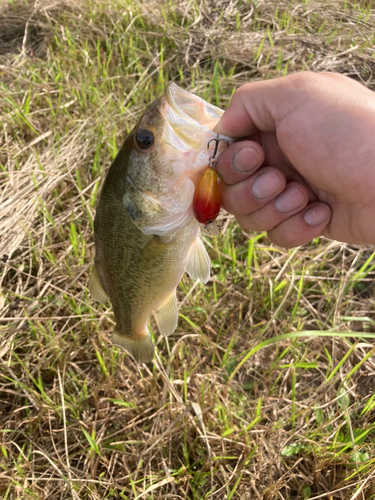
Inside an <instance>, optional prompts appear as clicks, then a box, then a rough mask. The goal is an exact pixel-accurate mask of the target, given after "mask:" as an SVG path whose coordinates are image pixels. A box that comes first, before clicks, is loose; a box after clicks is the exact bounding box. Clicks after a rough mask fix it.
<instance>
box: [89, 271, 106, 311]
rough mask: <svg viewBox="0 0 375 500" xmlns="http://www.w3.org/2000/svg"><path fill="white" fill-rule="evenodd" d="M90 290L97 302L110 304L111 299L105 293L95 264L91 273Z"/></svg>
mask: <svg viewBox="0 0 375 500" xmlns="http://www.w3.org/2000/svg"><path fill="white" fill-rule="evenodd" d="M89 290H90V294H91V297H92V298H93V299H94V300H96V301H97V302H100V303H102V304H105V302H108V300H109V297H108V295H107V294H106V293H105V291H104V288H103V287H102V285H101V283H100V281H99V276H98V271H97V270H96V267H95V264H94V267H93V268H92V271H91V277H90V282H89Z"/></svg>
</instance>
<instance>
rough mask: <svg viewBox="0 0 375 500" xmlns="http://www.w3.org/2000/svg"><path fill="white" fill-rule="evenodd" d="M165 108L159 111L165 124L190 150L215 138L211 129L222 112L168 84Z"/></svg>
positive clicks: (174, 85)
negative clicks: (208, 138) (209, 138)
mask: <svg viewBox="0 0 375 500" xmlns="http://www.w3.org/2000/svg"><path fill="white" fill-rule="evenodd" d="M164 95H165V101H166V103H167V106H164V107H163V109H162V110H161V112H162V115H163V116H164V118H165V120H166V122H167V123H168V124H169V125H170V126H171V127H172V129H173V131H174V132H175V134H176V135H177V136H178V137H179V138H180V139H181V140H182V141H184V142H185V143H186V144H187V145H188V146H189V147H190V148H193V149H198V148H200V147H201V146H202V145H203V144H202V142H203V140H205V139H206V138H207V137H206V135H207V132H210V134H209V135H210V136H211V135H212V137H215V134H214V133H213V132H212V129H213V128H214V127H215V125H216V124H217V123H218V121H219V120H220V117H221V116H222V114H223V111H222V110H221V109H220V108H218V107H216V106H214V105H213V104H210V103H208V102H206V101H204V100H203V99H201V98H200V97H198V96H196V95H194V94H191V93H190V92H187V91H186V90H183V89H181V88H180V87H178V86H177V85H176V84H175V83H173V82H172V83H170V84H169V85H168V87H167V88H166V90H165V93H164Z"/></svg>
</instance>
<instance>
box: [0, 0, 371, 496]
mask: <svg viewBox="0 0 375 500" xmlns="http://www.w3.org/2000/svg"><path fill="white" fill-rule="evenodd" d="M35 5H37V4H35ZM374 25H375V12H374V10H373V9H372V5H371V2H370V3H366V2H357V3H355V2H337V1H329V2H313V1H304V2H302V3H297V2H286V1H280V2H276V1H270V2H267V3H263V2H255V1H254V2H245V1H242V2H241V1H231V2H225V3H220V2H218V3H212V2H209V1H208V0H204V1H203V2H196V1H195V0H194V1H192V2H185V1H184V0H183V1H182V2H179V3H176V2H172V1H171V0H151V1H147V2H141V1H139V0H138V1H136V2H133V1H130V0H122V1H120V0H102V1H99V0H90V1H87V2H82V1H81V2H80V1H79V0H76V1H73V0H68V1H66V2H63V1H61V2H59V1H58V2H42V3H41V5H40V7H37V6H36V7H35V6H34V3H33V2H27V1H21V0H13V1H5V0H2V1H1V2H0V87H1V92H0V110H1V122H0V123H1V135H0V168H1V170H0V186H1V187H0V189H1V191H0V199H1V205H0V259H1V261H0V267H1V275H0V286H1V295H0V310H1V318H0V422H1V425H0V429H1V431H0V496H1V498H2V499H4V500H10V499H12V500H13V499H22V500H31V499H33V500H34V499H46V498H48V499H50V500H55V499H56V500H57V499H82V500H86V499H87V500H89V499H90V500H97V499H112V500H113V499H129V500H130V499H133V500H134V499H154V498H158V499H159V498H160V499H162V498H173V499H179V498H181V499H185V498H186V499H194V500H198V499H199V500H200V499H206V498H207V499H211V498H212V499H228V500H230V499H233V500H235V499H245V500H246V499H255V498H258V499H264V500H271V499H305V498H309V499H313V498H314V499H317V498H327V499H353V500H354V499H362V500H363V499H366V500H367V499H370V498H375V461H374V456H375V428H374V421H375V399H374V393H373V392H374V385H375V384H374V382H375V379H374V373H375V371H374V370H375V365H374V357H373V353H374V349H375V348H374V345H375V344H374V338H375V328H374V326H375V314H374V312H375V311H374V301H373V294H374V292H373V280H374V268H375V260H374V252H373V250H372V249H369V248H365V247H363V248H359V247H353V246H349V245H346V244H341V243H337V242H330V241H327V240H325V239H316V240H315V241H313V242H311V243H310V244H308V245H306V246H304V247H302V248H299V249H297V250H294V251H287V250H284V249H281V248H277V247H275V246H273V245H271V244H270V243H269V241H268V240H267V238H266V235H265V234H246V233H245V232H244V231H242V230H241V228H239V227H238V226H237V225H236V223H235V222H234V220H233V218H232V217H231V216H229V215H227V214H223V215H222V219H223V222H224V227H223V230H222V234H221V235H220V237H206V243H207V248H208V250H209V253H210V256H211V258H212V279H211V280H210V282H209V283H208V284H207V285H206V286H203V285H201V284H198V285H194V284H193V283H192V282H191V281H190V280H189V279H188V278H187V277H184V278H183V280H182V283H181V286H180V289H179V302H180V320H179V326H178V329H177V331H176V333H175V334H174V335H172V336H171V337H170V338H169V339H164V338H160V337H159V336H158V334H157V332H156V326H155V324H154V323H152V324H151V329H152V332H153V335H154V337H155V342H156V345H157V353H156V356H155V360H154V361H153V363H150V364H149V365H147V366H145V365H143V366H138V365H136V364H135V363H134V362H133V361H132V359H131V358H130V357H129V356H127V355H126V354H125V353H123V352H121V351H119V350H118V349H116V348H114V347H113V346H112V345H111V342H110V334H111V330H112V326H113V316H112V311H111V309H110V308H109V309H107V308H105V307H103V306H99V305H97V304H95V303H93V301H92V300H91V299H90V297H89V294H88V290H87V283H88V277H89V272H90V268H91V265H92V259H93V216H94V213H95V205H96V201H97V196H98V193H99V190H100V179H101V177H102V174H103V172H104V171H105V170H106V168H107V167H108V166H109V164H110V163H111V160H112V159H113V158H114V156H115V155H116V152H117V150H118V148H119V146H120V145H121V143H122V141H123V139H124V137H125V136H126V134H127V132H128V131H129V130H130V129H131V128H132V126H133V125H134V123H135V122H136V120H137V118H138V117H139V115H140V113H141V112H142V110H143V109H144V108H145V106H147V105H148V104H149V103H151V102H152V101H153V100H154V99H155V98H156V97H157V96H158V95H159V94H160V93H161V92H162V90H163V88H164V86H165V85H166V83H167V82H168V81H169V80H170V79H172V78H174V79H175V80H176V82H177V83H178V84H179V85H181V86H183V87H184V88H186V89H187V90H190V91H192V92H194V93H197V94H198V95H200V96H201V97H203V98H204V99H207V100H209V101H210V102H213V103H214V104H217V105H219V106H221V107H225V106H226V105H227V103H228V101H229V99H230V96H231V95H232V92H233V90H234V88H236V87H238V86H239V85H241V84H242V83H244V82H248V81H253V80H260V79H266V78H273V77H275V76H281V75H283V74H287V73H290V72H293V71H300V70H305V69H312V70H315V71H322V70H328V71H339V72H341V73H344V74H347V75H349V76H351V77H353V78H356V79H358V80H361V81H362V82H363V83H364V84H366V85H368V86H369V87H370V88H373V89H374V88H375V82H374V78H373V69H374V53H373V48H372V46H373V29H374Z"/></svg>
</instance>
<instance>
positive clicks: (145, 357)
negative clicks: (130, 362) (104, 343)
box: [112, 328, 154, 363]
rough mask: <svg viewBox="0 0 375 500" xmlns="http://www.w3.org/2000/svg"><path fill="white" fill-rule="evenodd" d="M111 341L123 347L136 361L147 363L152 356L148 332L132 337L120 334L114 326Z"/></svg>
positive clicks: (151, 345)
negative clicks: (141, 335)
mask: <svg viewBox="0 0 375 500" xmlns="http://www.w3.org/2000/svg"><path fill="white" fill-rule="evenodd" d="M112 342H113V343H114V344H115V345H118V346H120V347H122V348H123V349H125V351H127V352H128V353H129V354H131V355H132V356H133V358H134V359H135V360H136V361H138V363H148V362H149V361H151V360H152V358H153V357H154V344H153V343H152V339H151V335H150V334H149V333H146V334H145V335H144V336H143V337H136V338H132V337H128V336H126V335H121V334H120V333H119V332H118V331H117V330H116V328H115V329H114V330H113V333H112Z"/></svg>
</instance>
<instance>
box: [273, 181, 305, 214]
mask: <svg viewBox="0 0 375 500" xmlns="http://www.w3.org/2000/svg"><path fill="white" fill-rule="evenodd" d="M305 202H306V200H305V197H304V196H303V193H302V192H301V190H300V189H299V188H298V187H297V186H290V187H288V188H287V189H286V190H285V191H284V192H283V193H281V194H280V195H279V196H278V197H277V198H276V201H275V207H276V208H277V210H278V211H279V212H282V213H284V214H287V213H289V212H293V211H294V210H297V209H298V208H300V207H301V208H302V207H303V205H304V204H305Z"/></svg>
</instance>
